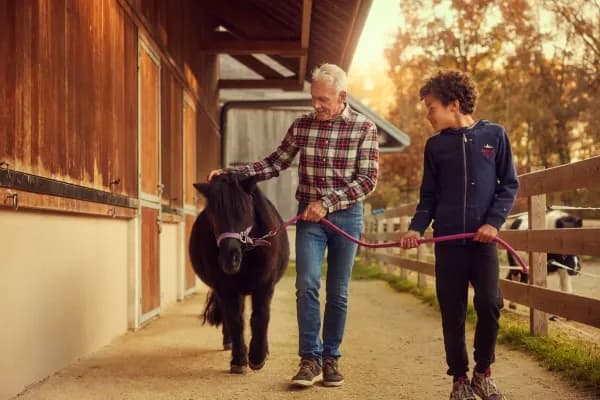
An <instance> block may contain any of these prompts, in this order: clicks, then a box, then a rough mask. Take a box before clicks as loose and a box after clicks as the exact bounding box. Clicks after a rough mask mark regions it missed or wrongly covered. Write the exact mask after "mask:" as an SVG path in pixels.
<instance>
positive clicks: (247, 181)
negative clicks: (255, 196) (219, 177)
mask: <svg viewBox="0 0 600 400" xmlns="http://www.w3.org/2000/svg"><path fill="white" fill-rule="evenodd" d="M239 182H240V186H241V187H242V189H244V191H245V192H246V193H248V194H251V193H252V192H253V191H254V189H256V182H258V178H257V177H255V176H248V177H244V178H242V179H240V181H239Z"/></svg>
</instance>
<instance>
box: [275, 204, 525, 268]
mask: <svg viewBox="0 0 600 400" xmlns="http://www.w3.org/2000/svg"><path fill="white" fill-rule="evenodd" d="M300 217H301V216H300V215H296V216H295V217H294V218H292V219H290V220H289V221H287V222H286V223H284V224H283V225H281V227H280V228H279V229H277V230H276V231H272V232H270V233H269V234H268V235H267V236H274V235H275V234H277V232H278V231H279V230H281V229H286V228H287V227H288V226H290V225H293V224H295V223H296V222H297V221H298V220H299V219H300ZM320 222H321V223H322V224H323V225H325V226H326V227H328V228H330V229H331V230H332V231H334V232H335V233H337V234H339V235H342V236H343V237H345V238H346V239H348V240H350V241H352V242H354V243H356V244H358V245H359V246H363V247H366V248H369V249H381V248H388V247H400V242H384V243H369V242H364V241H362V240H360V239H356V238H355V237H353V236H351V235H349V234H348V233H346V232H344V231H343V230H341V229H340V228H338V227H337V226H335V225H334V224H333V223H332V222H331V221H329V220H328V219H326V218H323V219H322V220H321V221H320ZM473 236H475V233H473V232H471V233H458V234H455V235H446V236H437V237H433V238H427V239H426V238H423V239H418V240H417V242H418V243H419V244H423V243H438V242H447V241H449V240H458V239H469V238H472V237H473ZM494 241H495V242H497V243H498V244H500V245H501V246H502V247H504V248H505V249H506V250H507V251H508V252H509V253H510V254H511V255H512V256H513V257H514V259H515V260H517V262H518V263H519V265H520V266H521V269H522V270H523V272H524V273H528V272H529V267H528V266H527V263H525V261H524V260H523V258H522V257H521V256H520V255H519V254H518V253H517V252H516V251H515V249H513V248H512V247H511V245H509V244H508V243H507V242H506V241H505V240H504V239H502V238H500V237H498V236H496V237H495V238H494Z"/></svg>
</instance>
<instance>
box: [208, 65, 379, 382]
mask: <svg viewBox="0 0 600 400" xmlns="http://www.w3.org/2000/svg"><path fill="white" fill-rule="evenodd" d="M311 96H312V106H313V108H314V112H312V113H310V114H307V115H304V116H301V117H299V118H298V119H296V120H295V121H294V122H293V123H292V125H291V126H290V128H289V129H288V131H287V134H286V135H285V137H284V138H283V141H282V143H281V144H280V145H279V147H278V148H277V149H276V150H275V151H274V152H273V153H272V154H271V155H269V156H268V157H266V158H265V159H263V160H261V161H258V162H255V163H252V164H249V165H246V166H243V167H241V168H239V169H238V171H239V172H241V173H243V174H245V175H248V176H256V177H257V178H258V179H260V180H266V179H270V178H272V177H275V176H278V175H279V173H280V171H282V170H284V169H286V168H288V167H289V166H290V165H291V163H292V161H293V159H294V157H295V156H296V154H298V153H300V163H299V167H298V175H299V184H298V188H297V190H296V199H297V200H298V202H299V205H298V213H299V214H300V213H301V214H302V219H301V220H300V221H299V222H298V223H297V227H296V306H297V316H298V329H299V341H300V343H299V355H300V357H301V361H300V370H299V371H298V373H297V374H296V375H295V376H294V377H293V378H292V383H293V384H295V385H298V386H312V385H313V383H315V382H316V381H317V380H318V379H319V377H320V376H321V371H322V372H323V384H324V385H325V386H340V385H342V384H343V382H344V377H343V375H342V374H341V373H340V370H339V368H338V358H339V357H340V356H341V353H340V350H339V348H340V345H341V343H342V338H343V335H344V326H345V324H346V314H347V305H348V283H349V280H350V276H351V273H352V267H353V265H354V257H355V255H356V248H357V246H356V245H355V244H354V243H352V242H350V241H349V240H347V239H345V238H343V237H341V236H339V235H337V234H336V233H334V232H332V231H331V230H330V229H328V228H326V227H325V226H323V225H322V224H320V223H319V221H320V220H321V219H322V218H324V217H326V216H327V218H328V219H329V220H330V221H331V222H333V223H334V224H335V225H337V226H339V227H340V228H341V229H343V230H344V231H346V232H348V233H349V234H351V235H352V236H354V237H357V238H358V237H359V235H360V232H361V230H362V212H363V206H362V200H363V199H365V198H366V197H367V195H368V194H369V193H371V192H372V191H373V190H374V189H375V184H376V182H377V172H378V159H379V149H378V143H377V129H376V127H375V124H374V123H373V122H371V121H370V120H368V119H367V118H366V117H365V116H363V115H361V114H359V113H358V112H356V111H355V110H353V109H351V108H350V106H349V105H348V104H347V103H346V74H345V72H344V71H343V70H342V69H341V68H340V67H338V66H336V65H333V64H323V65H321V66H319V67H318V68H316V69H315V70H314V72H313V74H312V85H311ZM223 172H226V171H224V170H214V171H211V173H210V174H209V180H210V179H211V178H212V177H213V176H215V175H218V174H221V173H223ZM325 248H327V250H328V252H327V278H326V303H325V315H324V317H323V338H322V340H321V336H320V331H321V315H320V304H319V288H320V285H321V281H320V278H321V266H322V263H323V258H324V254H325Z"/></svg>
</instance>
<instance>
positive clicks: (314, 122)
mask: <svg viewBox="0 0 600 400" xmlns="http://www.w3.org/2000/svg"><path fill="white" fill-rule="evenodd" d="M298 153H299V154H300V160H299V163H298V188H297V190H296V199H297V200H298V201H299V202H301V203H310V202H313V201H321V202H322V203H323V205H324V206H325V207H326V208H327V211H328V212H330V213H332V212H335V211H339V210H344V209H346V208H349V207H350V206H352V205H353V204H354V203H356V202H357V201H361V200H363V199H364V198H365V197H367V195H368V194H369V193H371V192H372V191H373V190H374V189H375V185H376V183H377V174H378V169H379V168H378V165H379V164H378V162H379V147H378V141H377V128H376V126H375V124H374V123H373V122H372V121H370V120H369V119H367V118H366V117H365V116H364V115H362V114H360V113H358V112H356V111H354V110H352V109H351V108H350V107H349V106H348V105H346V107H345V108H344V110H343V111H342V113H341V114H340V115H339V116H338V117H336V118H335V119H332V120H328V121H320V120H318V119H316V118H315V115H314V113H311V114H307V115H304V116H302V117H300V118H298V119H296V120H295V121H294V123H293V124H292V125H291V126H290V128H289V129H288V132H287V133H286V135H285V137H284V139H283V141H282V143H281V145H279V147H278V148H277V150H275V151H274V152H273V153H272V154H270V155H269V156H268V157H266V158H265V159H263V160H261V161H258V162H255V163H252V164H248V165H245V166H243V167H240V168H238V169H237V170H238V171H239V172H241V173H243V174H245V175H248V176H257V177H258V178H259V179H260V180H265V179H269V178H272V177H275V176H278V175H279V173H280V171H282V170H284V169H286V168H288V167H289V166H290V165H291V163H292V161H293V160H294V157H295V156H296V155H297V154H298Z"/></svg>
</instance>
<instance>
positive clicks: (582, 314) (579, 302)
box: [500, 279, 600, 328]
mask: <svg viewBox="0 0 600 400" xmlns="http://www.w3.org/2000/svg"><path fill="white" fill-rule="evenodd" d="M500 287H501V288H502V294H503V295H504V297H506V298H507V299H510V300H512V301H514V302H517V303H519V304H522V305H524V306H528V307H532V308H535V309H536V310H541V311H545V312H546V313H550V314H554V315H558V316H561V317H564V318H568V319H570V320H573V321H577V322H581V323H584V324H587V325H590V326H595V327H596V328H600V312H599V311H598V310H600V300H599V299H594V298H589V297H583V296H578V295H575V294H569V293H564V292H559V291H556V290H552V289H546V288H542V287H538V286H532V285H526V284H524V283H520V282H514V281H508V280H506V279H500Z"/></svg>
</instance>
